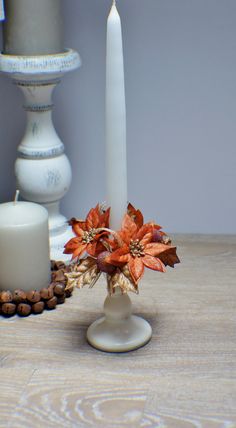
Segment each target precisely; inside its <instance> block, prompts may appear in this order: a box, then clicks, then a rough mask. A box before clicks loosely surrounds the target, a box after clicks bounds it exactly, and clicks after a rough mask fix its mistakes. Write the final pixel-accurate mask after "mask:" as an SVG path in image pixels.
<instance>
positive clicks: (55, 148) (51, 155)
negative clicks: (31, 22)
mask: <svg viewBox="0 0 236 428" xmlns="http://www.w3.org/2000/svg"><path fill="white" fill-rule="evenodd" d="M80 63H81V61H80V57H79V55H78V53H77V52H76V51H73V50H71V49H68V50H65V51H64V52H63V53H61V54H54V55H38V56H17V55H4V54H2V55H0V71H2V72H5V73H6V74H8V75H9V76H10V77H12V78H13V79H14V81H15V83H16V85H17V86H18V87H19V88H20V89H21V90H22V91H23V93H24V96H25V105H24V108H25V110H26V112H27V125H26V131H25V135H24V136H23V139H22V141H21V143H20V145H19V147H18V158H17V160H16V164H15V173H16V180H17V187H18V188H19V189H20V192H21V195H22V196H23V198H24V199H26V200H28V201H31V202H37V203H40V204H42V205H44V207H45V208H47V210H48V213H49V228H50V251H51V259H54V260H67V259H68V258H69V256H66V255H64V254H63V250H64V244H65V242H67V241H68V240H69V239H70V238H72V236H73V234H72V233H71V228H70V227H69V226H68V224H67V222H66V218H65V217H64V216H63V215H62V214H61V213H60V211H59V203H60V200H61V199H62V197H63V196H64V195H65V194H66V192H67V191H68V189H69V186H70V183H71V167H70V163H69V160H68V158H67V156H66V155H65V153H64V145H63V143H62V141H61V140H60V138H59V137H58V135H57V133H56V131H55V129H54V126H53V123H52V119H51V110H52V100H51V95H52V91H53V89H54V87H55V86H56V85H57V84H58V83H59V82H60V79H61V77H62V76H63V75H64V74H65V73H67V72H69V71H72V70H75V69H76V68H77V67H79V66H80Z"/></svg>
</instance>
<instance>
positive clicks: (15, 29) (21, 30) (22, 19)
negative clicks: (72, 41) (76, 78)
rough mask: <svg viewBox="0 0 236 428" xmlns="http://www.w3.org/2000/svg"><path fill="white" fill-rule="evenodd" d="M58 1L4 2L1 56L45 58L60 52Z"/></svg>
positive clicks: (15, 0)
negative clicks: (43, 56)
mask: <svg viewBox="0 0 236 428" xmlns="http://www.w3.org/2000/svg"><path fill="white" fill-rule="evenodd" d="M60 7H61V4H60V0H5V15H6V20H5V22H4V25H3V42H4V53H5V54H12V55H47V54H53V53H60V52H62V50H63V46H62V18H61V10H60Z"/></svg>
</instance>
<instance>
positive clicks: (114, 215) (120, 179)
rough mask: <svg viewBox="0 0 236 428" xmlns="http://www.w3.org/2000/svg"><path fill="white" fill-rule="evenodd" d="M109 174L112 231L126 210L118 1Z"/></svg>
mask: <svg viewBox="0 0 236 428" xmlns="http://www.w3.org/2000/svg"><path fill="white" fill-rule="evenodd" d="M106 173H107V174H106V183H107V202H108V204H109V206H111V228H113V229H119V228H120V226H121V221H122V217H123V215H124V214H125V212H126V208H127V164H126V108H125V85H124V64H123V46H122V30H121V21H120V16H119V14H118V11H117V8H116V2H115V1H113V4H112V7H111V11H110V14H109V17H108V21H107V57H106Z"/></svg>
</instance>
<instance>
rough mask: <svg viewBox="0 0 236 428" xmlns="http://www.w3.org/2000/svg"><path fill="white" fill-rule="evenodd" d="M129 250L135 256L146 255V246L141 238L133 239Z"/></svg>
mask: <svg viewBox="0 0 236 428" xmlns="http://www.w3.org/2000/svg"><path fill="white" fill-rule="evenodd" d="M129 251H130V254H131V255H132V256H133V257H143V256H144V255H145V253H144V246H143V245H142V244H141V243H140V240H139V239H131V241H130V244H129Z"/></svg>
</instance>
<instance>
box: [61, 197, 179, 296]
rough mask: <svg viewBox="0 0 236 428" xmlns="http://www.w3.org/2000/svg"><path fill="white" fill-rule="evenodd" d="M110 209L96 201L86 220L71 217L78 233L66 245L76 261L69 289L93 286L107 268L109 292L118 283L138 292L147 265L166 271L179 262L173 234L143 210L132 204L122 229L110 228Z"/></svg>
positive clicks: (68, 281) (124, 290) (68, 280)
mask: <svg viewBox="0 0 236 428" xmlns="http://www.w3.org/2000/svg"><path fill="white" fill-rule="evenodd" d="M109 213H110V210H109V209H107V210H103V209H102V208H101V207H100V206H99V205H97V206H96V207H95V208H92V210H90V212H89V214H88V215H87V217H86V220H85V221H79V220H76V219H74V218H73V219H71V220H70V222H69V224H70V225H71V226H72V229H73V231H74V233H75V234H76V237H75V238H72V239H71V240H70V241H69V242H68V243H67V244H66V245H65V253H66V254H72V259H73V260H74V262H75V263H74V268H73V269H72V271H71V272H69V273H68V274H66V276H67V288H68V289H70V288H73V287H74V286H77V287H78V288H81V287H84V286H85V285H89V286H90V287H92V286H93V285H94V284H95V283H96V282H97V280H98V278H99V277H100V275H101V273H102V272H104V273H105V274H106V275H107V284H108V291H109V293H110V294H112V293H114V291H115V288H116V287H120V288H121V291H122V292H123V293H127V292H128V291H133V292H135V293H138V283H139V281H140V279H141V278H142V276H143V273H144V270H145V268H148V269H152V270H154V271H159V272H165V270H166V269H165V267H166V266H171V267H174V265H175V264H176V263H179V258H178V256H177V254H176V247H174V246H172V245H171V240H170V238H169V237H168V236H167V235H166V233H165V232H163V231H162V230H161V226H159V225H158V224H155V223H153V222H149V223H146V224H145V223H144V219H143V215H142V213H141V211H140V210H136V209H135V208H134V207H133V205H131V204H129V205H128V209H127V214H125V216H124V218H123V222H122V227H121V230H119V231H114V230H111V229H109ZM84 256H85V257H84Z"/></svg>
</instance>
